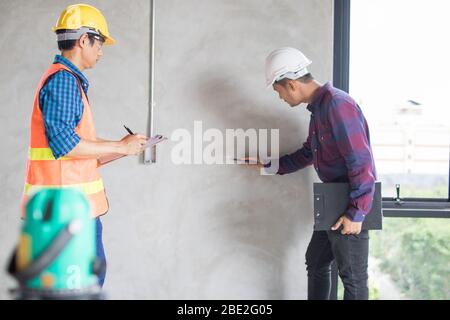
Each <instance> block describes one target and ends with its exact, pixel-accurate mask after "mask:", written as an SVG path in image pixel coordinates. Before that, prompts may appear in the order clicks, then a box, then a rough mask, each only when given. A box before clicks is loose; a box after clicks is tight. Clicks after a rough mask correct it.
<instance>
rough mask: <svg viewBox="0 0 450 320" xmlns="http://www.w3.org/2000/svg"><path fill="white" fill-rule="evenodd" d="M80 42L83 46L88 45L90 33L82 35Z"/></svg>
mask: <svg viewBox="0 0 450 320" xmlns="http://www.w3.org/2000/svg"><path fill="white" fill-rule="evenodd" d="M78 42H79V44H80V47H81V48H84V47H86V46H87V44H88V43H89V36H88V34H87V33H84V34H83V35H82V36H81V37H80V39H79V40H78Z"/></svg>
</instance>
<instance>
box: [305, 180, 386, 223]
mask: <svg viewBox="0 0 450 320" xmlns="http://www.w3.org/2000/svg"><path fill="white" fill-rule="evenodd" d="M313 188H314V231H325V230H327V231H329V230H331V227H332V226H333V225H334V224H335V223H336V221H337V220H338V219H339V217H341V216H342V214H343V213H344V212H345V210H346V209H347V206H348V202H349V193H350V184H349V183H314V186H313ZM382 227H383V210H382V197H381V182H375V192H374V196H373V203H372V209H371V210H370V212H369V213H368V214H367V215H366V217H365V219H364V221H363V224H362V230H381V229H382Z"/></svg>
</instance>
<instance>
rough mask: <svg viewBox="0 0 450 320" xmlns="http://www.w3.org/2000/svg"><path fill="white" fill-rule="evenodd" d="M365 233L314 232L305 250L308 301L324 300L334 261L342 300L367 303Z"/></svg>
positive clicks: (366, 246)
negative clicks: (341, 287)
mask: <svg viewBox="0 0 450 320" xmlns="http://www.w3.org/2000/svg"><path fill="white" fill-rule="evenodd" d="M368 256H369V231H367V230H363V231H361V233H360V234H359V235H342V234H341V232H340V230H339V231H314V233H313V236H312V238H311V241H310V243H309V246H308V250H307V251H306V265H307V267H306V270H307V272H308V299H309V300H328V299H329V298H330V291H331V263H332V262H333V260H335V259H336V264H337V266H338V272H339V276H340V277H341V280H342V283H343V284H344V289H345V291H344V299H345V300H367V299H368V298H369V290H368V286H367V279H368V274H367V260H368Z"/></svg>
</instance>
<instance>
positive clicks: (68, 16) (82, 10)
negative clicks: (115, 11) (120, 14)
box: [52, 3, 116, 45]
mask: <svg viewBox="0 0 450 320" xmlns="http://www.w3.org/2000/svg"><path fill="white" fill-rule="evenodd" d="M82 27H86V28H89V29H94V30H95V31H97V32H98V33H100V34H101V35H102V36H103V37H104V38H105V45H110V44H114V43H115V42H116V40H114V39H113V38H112V37H111V36H110V35H109V32H108V25H107V24H106V20H105V17H104V16H103V14H102V13H101V12H100V10H98V9H97V8H95V7H93V6H90V5H88V4H81V3H80V4H74V5H71V6H68V7H67V8H66V9H65V10H64V11H63V12H62V13H61V16H60V17H59V19H58V21H57V22H56V26H55V27H53V28H52V30H53V31H54V32H56V31H58V30H76V29H80V28H82Z"/></svg>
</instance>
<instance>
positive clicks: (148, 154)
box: [144, 0, 156, 164]
mask: <svg viewBox="0 0 450 320" xmlns="http://www.w3.org/2000/svg"><path fill="white" fill-rule="evenodd" d="M155 1H156V0H150V10H151V12H150V63H149V66H150V70H149V71H150V72H149V119H148V134H147V135H148V136H149V137H153V135H154V123H155V121H154V119H155V114H154V109H155V108H154V107H155V102H154V93H155ZM155 162H156V146H153V147H152V148H147V149H145V151H144V163H145V164H152V163H155Z"/></svg>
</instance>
